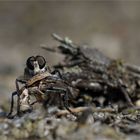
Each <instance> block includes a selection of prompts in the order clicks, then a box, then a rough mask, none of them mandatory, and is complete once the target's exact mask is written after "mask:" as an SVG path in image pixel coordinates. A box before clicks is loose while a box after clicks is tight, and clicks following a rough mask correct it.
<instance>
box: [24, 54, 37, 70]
mask: <svg viewBox="0 0 140 140" xmlns="http://www.w3.org/2000/svg"><path fill="white" fill-rule="evenodd" d="M34 61H35V57H34V56H31V57H29V58H28V59H27V61H26V66H27V68H29V69H30V70H34Z"/></svg>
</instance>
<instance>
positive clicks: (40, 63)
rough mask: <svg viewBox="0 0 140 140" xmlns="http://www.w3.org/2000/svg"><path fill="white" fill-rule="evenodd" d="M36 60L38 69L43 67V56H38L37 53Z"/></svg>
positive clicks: (44, 61)
mask: <svg viewBox="0 0 140 140" xmlns="http://www.w3.org/2000/svg"><path fill="white" fill-rule="evenodd" d="M36 61H37V62H38V64H39V68H40V69H43V68H44V67H45V65H46V60H45V58H44V57H43V56H39V55H38V56H36Z"/></svg>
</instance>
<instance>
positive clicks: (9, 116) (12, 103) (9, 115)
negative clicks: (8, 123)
mask: <svg viewBox="0 0 140 140" xmlns="http://www.w3.org/2000/svg"><path fill="white" fill-rule="evenodd" d="M15 95H17V92H16V91H15V92H13V93H12V97H11V107H10V112H9V113H8V115H7V117H8V118H11V115H12V113H13V108H14V96H15Z"/></svg>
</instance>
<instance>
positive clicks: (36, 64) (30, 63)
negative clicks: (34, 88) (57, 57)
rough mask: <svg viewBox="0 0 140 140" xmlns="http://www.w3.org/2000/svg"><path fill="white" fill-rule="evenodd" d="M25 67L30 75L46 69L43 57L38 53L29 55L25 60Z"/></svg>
mask: <svg viewBox="0 0 140 140" xmlns="http://www.w3.org/2000/svg"><path fill="white" fill-rule="evenodd" d="M26 69H27V71H28V74H29V75H31V76H34V75H36V74H38V73H42V72H45V71H46V70H47V68H46V60H45V58H44V57H43V56H39V55H37V56H31V57H29V58H28V59H27V61H26Z"/></svg>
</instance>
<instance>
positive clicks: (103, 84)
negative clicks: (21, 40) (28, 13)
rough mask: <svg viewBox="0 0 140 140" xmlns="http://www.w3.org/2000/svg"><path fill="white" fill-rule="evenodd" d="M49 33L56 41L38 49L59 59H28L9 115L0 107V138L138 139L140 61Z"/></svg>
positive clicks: (18, 79) (36, 57)
mask: <svg viewBox="0 0 140 140" xmlns="http://www.w3.org/2000/svg"><path fill="white" fill-rule="evenodd" d="M52 36H53V38H54V39H55V40H56V41H57V42H58V43H59V45H58V46H57V47H55V48H47V47H43V49H45V50H47V51H51V52H58V53H61V54H63V55H64V56H65V58H64V60H63V62H61V63H59V64H57V65H55V66H54V68H53V69H54V71H52V70H51V69H50V68H49V67H48V66H46V61H45V59H44V57H42V56H32V57H29V58H28V59H27V62H26V68H25V73H24V75H23V76H21V77H22V78H21V77H20V78H17V79H16V91H15V92H14V93H13V94H12V100H11V109H10V113H9V114H8V118H7V115H6V113H5V109H4V108H5V107H4V105H2V106H1V107H0V121H1V123H0V139H8V137H10V139H42V140H43V139H46V138H47V139H49V140H53V139H56V140H60V139H62V140H63V139H64V140H65V139H67V140H70V139H76V140H81V139H83V140H84V139H95V140H98V139H105V140H108V139H110V140H124V139H126V140H132V139H134V140H139V139H140V93H139V91H140V67H138V66H135V65H131V64H128V63H124V62H122V60H113V59H110V58H109V57H106V56H105V55H104V54H102V53H101V52H100V51H99V50H97V49H95V48H89V47H87V46H82V45H77V44H75V43H73V42H72V41H71V40H70V39H69V38H67V37H66V38H64V39H63V38H61V37H60V36H58V35H56V34H53V35H52ZM19 84H20V86H19ZM15 96H16V97H17V103H16V105H17V112H16V114H15V115H13V114H14V113H15V111H14V110H15V108H14V103H15V100H14V97H15ZM38 103H40V104H42V106H43V107H42V106H41V105H40V104H38Z"/></svg>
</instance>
